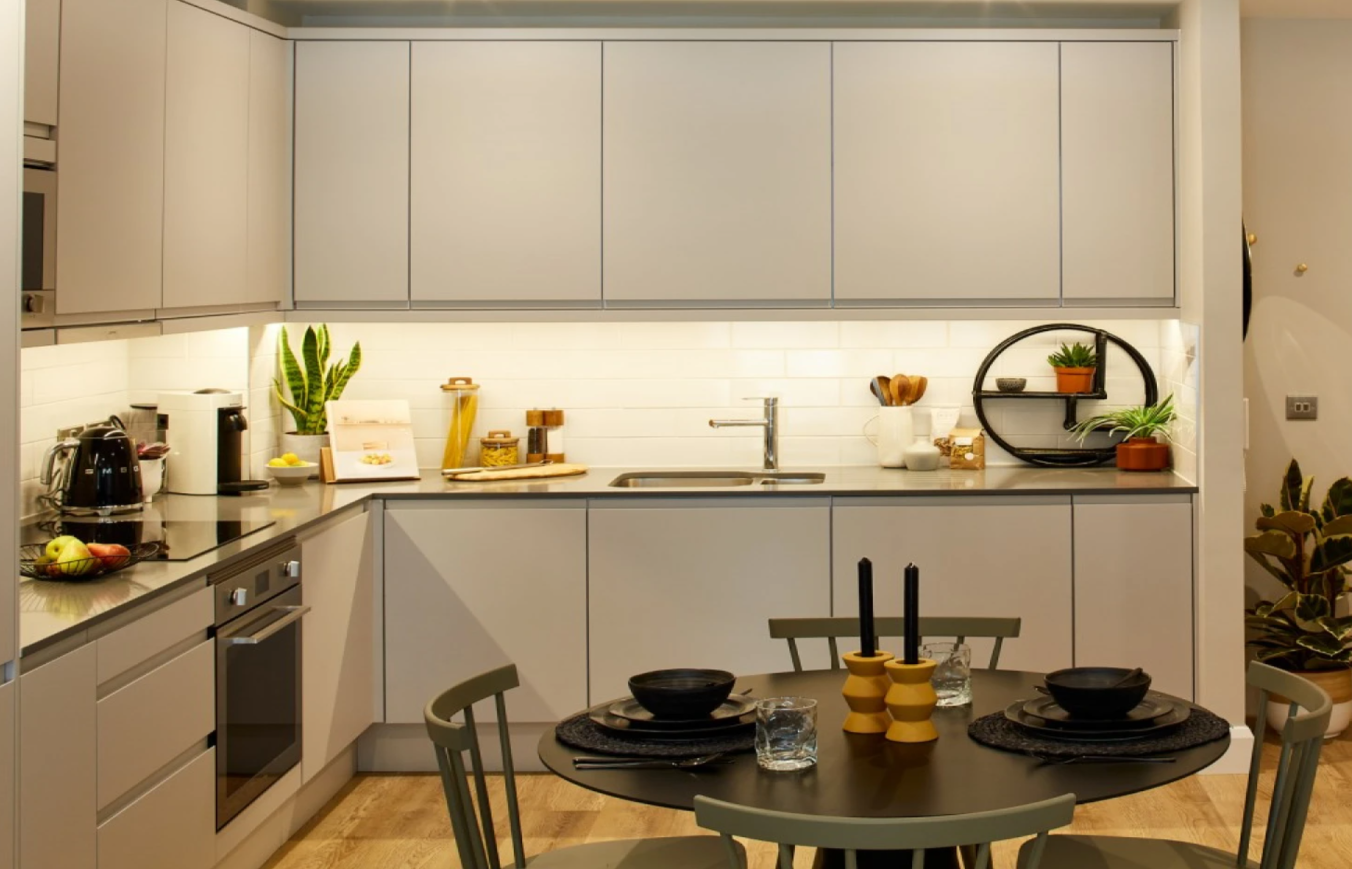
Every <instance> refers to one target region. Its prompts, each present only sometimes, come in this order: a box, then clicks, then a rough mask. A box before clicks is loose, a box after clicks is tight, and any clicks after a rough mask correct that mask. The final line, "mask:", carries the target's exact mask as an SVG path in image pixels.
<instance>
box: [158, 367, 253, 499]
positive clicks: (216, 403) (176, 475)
mask: <svg viewBox="0 0 1352 869" xmlns="http://www.w3.org/2000/svg"><path fill="white" fill-rule="evenodd" d="M158 410H159V412H160V413H161V414H163V415H164V416H165V417H167V419H168V434H169V463H168V467H167V469H166V470H167V473H168V487H167V488H168V490H169V491H170V492H173V493H175V494H179V495H239V494H241V493H243V492H247V491H252V490H258V489H266V488H267V487H268V484H267V481H266V480H245V479H243V470H242V468H243V452H244V432H245V431H246V430H247V429H248V428H249V423H248V421H247V420H246V419H245V418H244V396H243V394H242V393H239V392H231V391H229V390H226V389H199V390H197V391H196V392H161V393H160V397H159V408H158Z"/></svg>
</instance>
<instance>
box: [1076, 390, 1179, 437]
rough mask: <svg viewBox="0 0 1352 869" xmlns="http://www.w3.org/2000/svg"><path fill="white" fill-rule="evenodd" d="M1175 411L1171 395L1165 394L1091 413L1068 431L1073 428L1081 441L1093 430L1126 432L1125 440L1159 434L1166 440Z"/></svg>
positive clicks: (1111, 432) (1114, 432) (1109, 432)
mask: <svg viewBox="0 0 1352 869" xmlns="http://www.w3.org/2000/svg"><path fill="white" fill-rule="evenodd" d="M1176 415H1177V414H1176V412H1175V410H1174V397H1173V395H1168V396H1166V397H1165V399H1164V400H1163V401H1160V402H1156V403H1155V404H1147V405H1144V406H1142V407H1127V408H1123V409H1121V410H1114V411H1110V412H1108V413H1101V414H1099V415H1098V416H1091V417H1089V419H1086V420H1084V421H1082V422H1080V423H1079V424H1078V425H1076V426H1075V428H1073V429H1071V431H1073V432H1075V437H1076V438H1077V439H1078V440H1079V441H1080V442H1081V443H1083V442H1084V439H1085V438H1087V437H1089V435H1091V434H1092V433H1094V432H1096V431H1106V432H1107V433H1108V434H1110V435H1112V434H1124V435H1126V437H1125V438H1124V439H1125V440H1131V439H1132V438H1150V439H1152V440H1155V439H1156V436H1157V435H1158V436H1159V437H1162V438H1163V439H1164V440H1165V441H1166V442H1168V441H1170V440H1172V437H1171V435H1170V432H1169V425H1170V423H1172V422H1173V421H1174V417H1175V416H1176Z"/></svg>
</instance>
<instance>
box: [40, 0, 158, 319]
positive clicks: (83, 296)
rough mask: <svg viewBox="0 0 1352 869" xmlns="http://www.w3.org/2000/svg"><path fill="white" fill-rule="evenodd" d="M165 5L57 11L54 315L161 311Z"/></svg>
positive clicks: (138, 2) (69, 5)
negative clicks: (58, 181)
mask: <svg viewBox="0 0 1352 869" xmlns="http://www.w3.org/2000/svg"><path fill="white" fill-rule="evenodd" d="M166 3H167V0H122V2H118V3H109V2H107V0H64V2H63V3H62V9H61V64H60V69H61V72H60V76H61V87H60V106H59V119H60V120H59V123H58V127H59V128H60V131H61V159H60V165H61V184H60V187H59V189H58V190H57V211H56V220H57V237H58V238H60V239H61V243H60V244H59V245H58V246H57V251H56V273H57V281H58V282H59V286H60V287H61V292H60V293H58V294H57V300H56V312H57V313H58V314H88V313H101V312H109V311H128V310H143V309H152V308H157V307H159V306H160V301H161V292H160V291H161V276H162V269H161V266H162V262H163V254H164V246H163V237H162V231H163V223H164V221H163V217H164V135H165V125H164V119H165V62H166V19H167V17H168V16H167V8H166Z"/></svg>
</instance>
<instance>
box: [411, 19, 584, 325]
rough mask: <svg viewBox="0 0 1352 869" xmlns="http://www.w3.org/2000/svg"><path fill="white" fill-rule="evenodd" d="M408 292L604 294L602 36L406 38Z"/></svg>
mask: <svg viewBox="0 0 1352 869" xmlns="http://www.w3.org/2000/svg"><path fill="white" fill-rule="evenodd" d="M412 76H413V85H412V118H411V125H410V126H411V131H412V142H411V159H412V170H411V172H412V179H413V183H412V185H411V191H410V197H411V202H410V205H411V214H412V217H411V224H410V249H409V257H410V279H409V280H410V287H411V295H412V298H413V300H414V301H415V302H450V303H456V304H461V305H471V306H474V305H479V306H482V305H488V306H493V305H501V304H503V303H523V302H524V303H531V304H534V305H540V306H549V305H558V304H559V303H585V302H589V303H591V304H592V305H593V306H599V305H600V304H601V44H600V43H599V42H511V41H504V42H419V43H415V44H414V46H413V69H412Z"/></svg>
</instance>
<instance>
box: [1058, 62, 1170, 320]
mask: <svg viewBox="0 0 1352 869" xmlns="http://www.w3.org/2000/svg"><path fill="white" fill-rule="evenodd" d="M1061 191H1062V200H1061V202H1062V205H1061V207H1062V221H1061V223H1062V227H1063V244H1064V254H1063V255H1064V266H1063V269H1064V271H1063V284H1062V286H1063V290H1062V292H1063V295H1064V297H1065V300H1066V302H1067V304H1070V303H1074V302H1089V303H1093V302H1098V303H1117V304H1122V303H1126V304H1132V303H1138V304H1139V303H1148V304H1156V305H1172V304H1173V302H1174V49H1173V43H1170V42H1067V43H1063V44H1062V45H1061Z"/></svg>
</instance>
